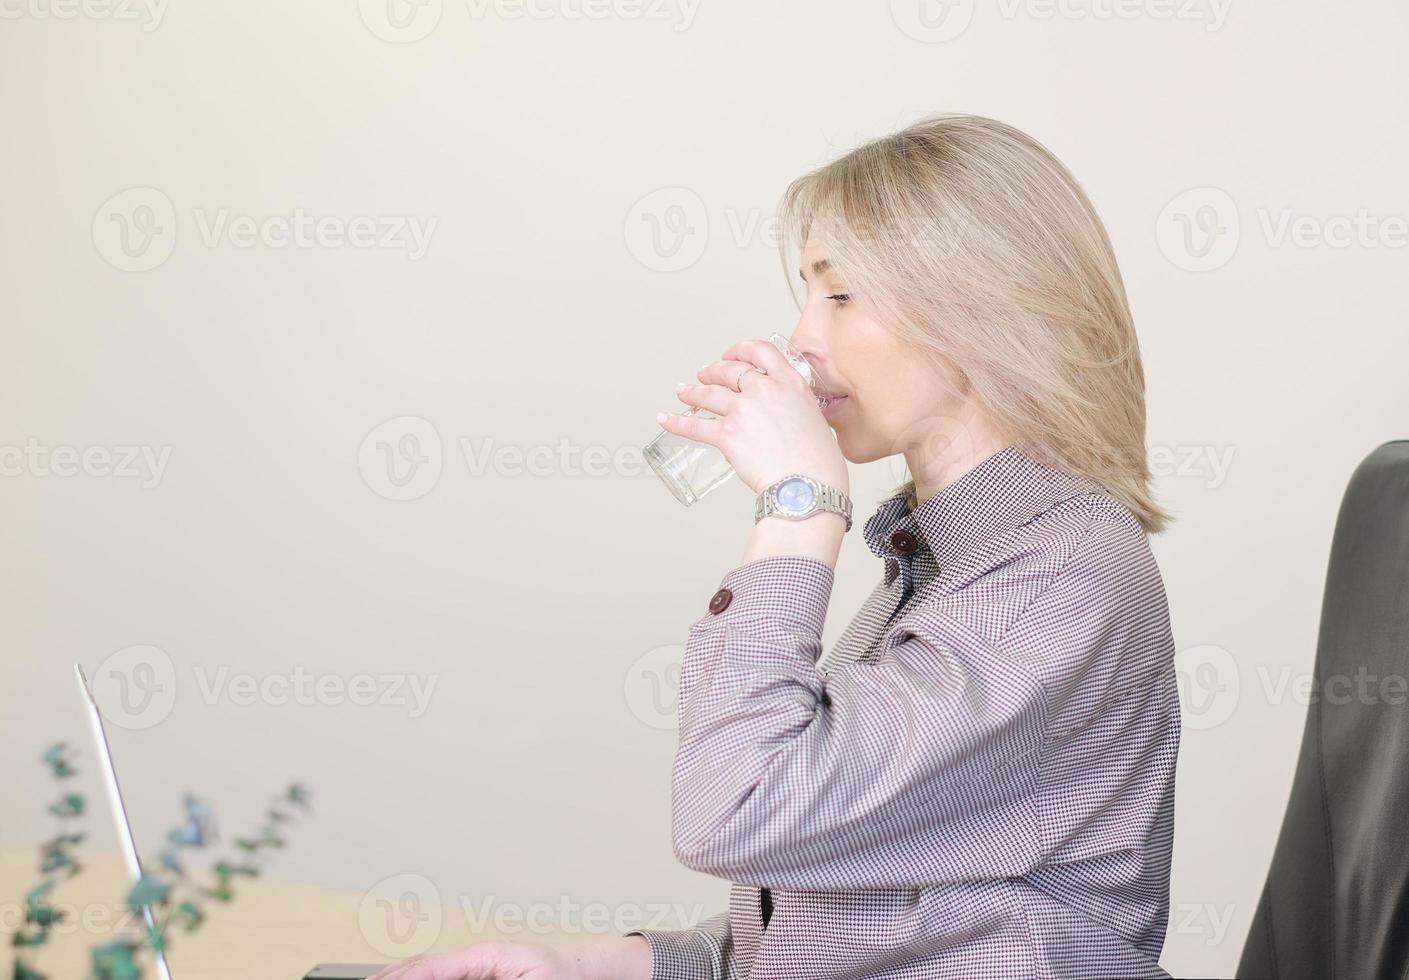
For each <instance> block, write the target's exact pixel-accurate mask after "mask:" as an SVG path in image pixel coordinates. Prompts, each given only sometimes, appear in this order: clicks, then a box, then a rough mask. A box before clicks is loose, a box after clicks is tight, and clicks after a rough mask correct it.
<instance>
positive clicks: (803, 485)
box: [776, 476, 817, 514]
mask: <svg viewBox="0 0 1409 980" xmlns="http://www.w3.org/2000/svg"><path fill="white" fill-rule="evenodd" d="M776 497H777V499H778V509H779V510H780V511H782V512H783V513H785V514H805V513H807V512H808V511H809V510H811V509H812V505H813V503H815V502H816V500H817V491H816V490H813V489H812V484H810V483H808V482H807V481H806V480H804V479H801V478H800V477H796V476H794V477H790V478H788V479H786V480H784V481H783V482H782V483H780V484H778V492H777V494H776Z"/></svg>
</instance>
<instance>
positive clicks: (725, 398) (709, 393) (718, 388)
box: [675, 385, 739, 418]
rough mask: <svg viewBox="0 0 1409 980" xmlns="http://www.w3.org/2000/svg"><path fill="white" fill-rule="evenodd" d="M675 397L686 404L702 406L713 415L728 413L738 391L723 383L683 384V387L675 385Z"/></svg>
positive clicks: (737, 395)
mask: <svg viewBox="0 0 1409 980" xmlns="http://www.w3.org/2000/svg"><path fill="white" fill-rule="evenodd" d="M675 397H676V398H678V399H680V400H681V401H682V402H684V403H685V404H686V405H693V406H695V407H696V408H703V409H704V410H705V411H707V412H713V413H714V414H715V415H728V414H729V411H730V409H732V408H733V407H734V399H735V398H738V397H739V393H738V392H737V391H734V390H733V389H731V388H726V387H724V386H723V385H685V386H684V387H683V388H681V387H678V386H677V387H676V389H675ZM693 417H694V416H691V418H693Z"/></svg>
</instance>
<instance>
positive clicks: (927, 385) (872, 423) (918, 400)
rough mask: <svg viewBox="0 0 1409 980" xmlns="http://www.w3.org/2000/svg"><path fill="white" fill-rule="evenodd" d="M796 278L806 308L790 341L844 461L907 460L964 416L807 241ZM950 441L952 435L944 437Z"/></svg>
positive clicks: (930, 368) (946, 386)
mask: <svg viewBox="0 0 1409 980" xmlns="http://www.w3.org/2000/svg"><path fill="white" fill-rule="evenodd" d="M802 262H803V265H802V269H801V270H800V271H799V274H800V275H801V276H802V279H803V282H805V283H806V284H807V302H806V304H805V305H804V306H803V309H802V315H801V317H800V318H799V319H798V322H797V327H796V328H795V329H794V330H793V335H792V342H793V345H794V346H795V347H797V349H798V350H800V351H801V352H802V353H803V354H804V355H806V356H807V359H808V361H810V362H811V364H812V368H813V371H814V373H815V374H816V376H817V379H818V383H819V384H820V385H821V386H822V387H823V388H825V389H826V390H827V391H828V392H830V393H832V394H833V395H834V396H835V395H842V396H844V397H841V398H836V397H834V398H833V399H832V403H831V405H830V406H828V407H827V409H825V412H824V414H825V416H826V419H827V422H828V424H830V425H831V427H832V429H833V430H835V432H836V434H837V444H838V445H839V446H840V447H841V451H842V455H843V456H845V457H846V458H847V459H848V460H850V461H851V462H853V463H868V462H871V461H872V460H876V459H884V458H886V457H888V456H893V455H895V454H896V453H905V452H907V451H909V450H912V449H914V448H915V447H917V446H920V445H922V444H925V443H929V442H932V441H933V440H934V439H935V437H936V435H937V434H939V435H940V437H941V438H943V436H942V433H943V432H945V431H946V430H949V429H952V427H953V426H954V425H955V424H956V423H960V422H962V420H964V419H966V418H967V417H968V410H969V409H970V408H971V406H969V405H968V399H967V397H966V396H965V395H964V394H962V393H960V392H957V391H955V390H954V386H953V384H952V383H951V382H950V381H949V380H947V379H946V378H945V377H944V375H943V373H942V372H941V371H940V370H939V369H938V368H936V367H935V366H934V365H933V364H932V363H931V362H930V361H929V360H928V359H927V358H925V357H924V356H922V355H921V353H920V352H918V351H916V350H915V349H914V348H913V347H911V346H910V345H909V344H907V343H905V342H903V341H901V340H900V339H899V338H897V337H896V336H895V335H893V334H892V333H891V332H890V331H888V330H887V329H885V327H883V326H882V325H881V323H880V321H879V320H877V319H876V317H875V314H874V311H873V310H871V309H869V306H868V304H866V303H865V302H864V298H862V297H853V296H851V295H850V294H849V293H848V289H847V284H846V283H844V282H842V281H841V278H840V277H839V276H838V274H837V272H836V271H835V270H834V269H832V268H830V267H829V264H828V262H827V251H826V247H825V246H824V245H823V244H822V243H820V242H817V241H809V242H808V243H807V245H806V246H805V247H804V249H803V254H802ZM950 438H952V436H951V437H950Z"/></svg>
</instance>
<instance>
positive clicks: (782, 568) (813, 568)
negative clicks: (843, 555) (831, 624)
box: [695, 555, 836, 637]
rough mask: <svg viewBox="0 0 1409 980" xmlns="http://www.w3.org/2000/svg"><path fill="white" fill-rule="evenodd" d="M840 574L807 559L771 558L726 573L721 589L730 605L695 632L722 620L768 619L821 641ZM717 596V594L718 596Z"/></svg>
mask: <svg viewBox="0 0 1409 980" xmlns="http://www.w3.org/2000/svg"><path fill="white" fill-rule="evenodd" d="M835 578H836V570H835V569H833V568H832V566H831V565H828V564H827V563H826V562H824V561H821V560H819V559H817V558H811V557H808V556H807V555H767V556H765V557H763V558H755V559H754V560H753V561H750V562H745V563H744V564H742V565H739V566H738V567H736V568H733V569H731V570H729V571H728V572H726V573H725V575H724V578H723V579H722V580H721V581H720V583H719V588H720V590H721V591H725V590H727V591H728V592H729V595H730V598H729V603H728V605H727V606H725V607H724V608H723V609H722V610H720V611H719V612H718V613H715V612H710V613H707V614H706V615H704V616H702V617H701V618H700V619H698V620H696V622H695V626H696V627H704V626H708V625H709V624H711V623H714V622H717V621H719V620H734V619H760V618H761V619H767V620H770V621H773V622H779V623H784V624H787V625H788V626H793V627H800V628H802V629H803V630H806V631H808V632H810V633H813V634H816V635H817V636H819V637H820V636H821V635H822V626H823V624H824V623H825V622H826V619H827V605H828V604H829V603H830V602H831V598H832V584H833V582H834V581H835ZM715 594H716V595H718V593H715Z"/></svg>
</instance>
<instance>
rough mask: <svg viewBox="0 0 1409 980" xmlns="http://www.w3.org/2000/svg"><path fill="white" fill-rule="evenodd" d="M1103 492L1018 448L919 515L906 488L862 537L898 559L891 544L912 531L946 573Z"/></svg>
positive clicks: (985, 464) (982, 466)
mask: <svg viewBox="0 0 1409 980" xmlns="http://www.w3.org/2000/svg"><path fill="white" fill-rule="evenodd" d="M1101 492H1103V491H1102V489H1101V487H1100V486H1099V485H1097V484H1096V483H1094V482H1092V481H1090V480H1088V479H1085V478H1082V477H1078V476H1075V475H1073V474H1071V473H1067V472H1064V471H1062V470H1056V469H1052V468H1051V467H1048V466H1046V465H1044V464H1043V463H1040V462H1038V461H1037V460H1036V459H1034V458H1033V457H1032V456H1030V455H1028V454H1027V453H1025V452H1023V450H1021V449H1019V448H1018V447H1017V446H1015V445H1014V446H1008V447H1007V448H1006V449H1001V450H999V451H998V452H996V453H994V454H993V455H991V456H989V457H987V458H986V459H984V460H983V461H982V462H980V463H979V464H978V465H977V466H975V467H974V468H973V469H971V470H969V472H967V473H965V474H964V475H963V476H961V477H960V478H959V479H957V480H955V481H954V482H953V483H951V484H949V485H948V486H947V487H945V488H944V489H942V490H940V491H939V492H938V493H936V494H934V495H933V496H932V497H930V498H929V499H928V500H926V501H925V502H924V503H923V504H921V505H920V507H919V509H917V510H911V508H910V504H909V501H908V499H907V491H906V490H905V489H901V490H897V491H896V492H895V493H893V494H891V495H890V496H889V497H886V498H884V499H883V500H882V501H881V502H880V504H879V505H878V506H877V507H876V511H875V513H874V514H872V515H871V516H870V517H869V518H868V519H867V521H866V525H865V527H864V528H863V529H862V536H863V537H864V538H865V539H866V544H867V546H868V547H869V548H870V549H871V551H872V552H873V553H874V554H876V555H877V556H878V557H881V558H885V559H893V558H896V557H897V556H900V555H902V552H901V551H899V550H898V549H896V548H895V547H893V546H892V545H891V536H892V535H893V534H895V532H896V531H898V530H905V531H908V532H909V533H910V534H912V535H914V537H915V539H916V541H917V542H918V543H919V546H920V548H922V549H926V548H927V549H928V550H929V551H930V553H931V554H933V555H934V557H935V559H936V561H937V562H938V563H939V567H940V568H946V567H947V566H948V565H950V564H951V563H953V562H955V561H957V560H958V559H959V558H960V557H962V556H963V555H964V554H965V553H967V552H968V551H970V550H972V549H973V548H974V547H976V546H977V545H979V544H980V543H982V542H983V541H984V540H986V539H988V538H990V537H992V536H993V535H996V534H999V533H1001V532H1003V531H1008V530H1011V529H1013V528H1016V527H1021V526H1022V525H1024V524H1026V523H1028V522H1029V521H1031V520H1032V519H1033V518H1035V517H1036V516H1037V515H1038V514H1040V513H1042V512H1043V511H1044V510H1047V509H1048V508H1049V507H1052V506H1054V505H1055V504H1058V503H1060V502H1062V501H1063V500H1070V499H1071V498H1072V497H1079V496H1081V495H1083V494H1087V493H1101ZM887 566H890V562H889V561H887ZM888 577H889V567H888Z"/></svg>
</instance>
